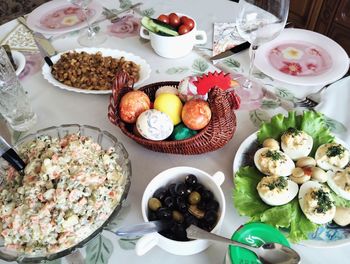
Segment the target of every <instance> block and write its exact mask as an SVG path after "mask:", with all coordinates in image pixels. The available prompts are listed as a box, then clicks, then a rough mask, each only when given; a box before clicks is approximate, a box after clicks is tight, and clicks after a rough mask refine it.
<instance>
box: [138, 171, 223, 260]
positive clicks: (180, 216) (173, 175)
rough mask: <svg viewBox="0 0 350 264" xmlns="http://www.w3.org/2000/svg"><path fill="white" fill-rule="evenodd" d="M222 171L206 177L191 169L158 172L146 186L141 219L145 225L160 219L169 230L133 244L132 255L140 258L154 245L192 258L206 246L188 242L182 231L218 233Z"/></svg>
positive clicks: (149, 235) (202, 172)
mask: <svg viewBox="0 0 350 264" xmlns="http://www.w3.org/2000/svg"><path fill="white" fill-rule="evenodd" d="M224 180H225V175H224V174H223V173H222V172H220V171H219V172H216V173H215V174H214V175H210V174H208V173H206V172H204V171H202V170H199V169H196V168H193V167H174V168H170V169H168V170H165V171H163V172H161V173H159V174H158V175H157V176H156V177H154V178H153V180H152V181H151V182H150V183H149V184H148V186H147V187H146V189H145V191H144V193H143V197H142V202H141V210H142V217H143V219H144V220H145V221H146V222H149V221H153V220H164V221H167V222H168V223H169V225H168V226H169V227H168V228H167V229H166V230H164V231H161V232H159V233H158V232H154V233H150V234H147V235H145V236H143V237H142V238H140V239H139V241H138V242H137V244H136V254H138V255H144V254H145V253H147V252H148V251H149V250H151V249H152V248H153V247H154V246H158V247H160V248H162V249H164V250H165V251H168V252H170V253H172V254H175V255H192V254H196V253H199V252H201V251H203V250H205V249H206V248H207V247H209V245H210V242H209V241H207V240H189V239H188V238H187V236H186V228H187V227H188V226H189V225H191V224H194V225H197V226H199V227H200V228H202V229H205V230H207V231H209V232H212V233H216V234H218V233H219V232H220V229H221V226H222V222H223V219H224V215H225V211H226V203H225V198H224V193H223V192H222V189H221V187H220V186H221V185H222V183H223V182H224Z"/></svg>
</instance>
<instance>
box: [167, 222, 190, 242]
mask: <svg viewBox="0 0 350 264" xmlns="http://www.w3.org/2000/svg"><path fill="white" fill-rule="evenodd" d="M170 231H171V232H172V233H173V234H174V235H175V238H176V240H180V241H186V240H187V235H186V230H185V227H184V226H183V225H181V224H174V225H172V226H171V227H170Z"/></svg>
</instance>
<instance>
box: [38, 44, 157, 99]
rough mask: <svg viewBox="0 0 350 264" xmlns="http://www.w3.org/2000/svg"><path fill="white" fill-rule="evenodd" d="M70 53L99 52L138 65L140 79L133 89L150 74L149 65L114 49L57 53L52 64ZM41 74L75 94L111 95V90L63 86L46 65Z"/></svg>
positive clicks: (129, 54) (86, 49)
mask: <svg viewBox="0 0 350 264" xmlns="http://www.w3.org/2000/svg"><path fill="white" fill-rule="evenodd" d="M70 51H76V52H82V51H85V52H86V53H88V54H96V53H97V52H101V53H102V56H111V57H113V58H117V59H119V58H121V57H124V58H125V59H126V60H128V61H133V62H135V63H136V64H138V65H140V79H139V80H138V82H136V83H135V85H134V86H135V87H137V86H139V85H140V84H141V83H143V82H144V81H145V80H146V79H148V78H149V76H150V74H151V67H150V66H149V64H148V63H147V62H146V61H145V60H144V59H142V58H141V57H139V56H136V55H134V54H132V53H128V52H125V51H121V50H116V49H105V48H81V49H74V50H68V51H64V52H61V53H58V54H57V55H55V56H53V57H51V60H52V62H53V63H54V64H55V63H56V62H57V61H58V60H59V59H60V57H61V55H62V54H64V53H67V52H70ZM42 74H43V75H44V78H45V79H46V80H47V81H48V82H49V83H51V84H53V85H54V86H57V87H59V88H61V89H64V90H68V91H72V92H77V93H85V94H110V93H112V90H84V89H80V88H75V87H72V86H68V85H66V84H63V83H61V82H59V81H57V80H56V79H55V78H54V77H53V76H52V74H51V67H49V66H48V65H47V64H46V63H45V64H44V66H43V68H42Z"/></svg>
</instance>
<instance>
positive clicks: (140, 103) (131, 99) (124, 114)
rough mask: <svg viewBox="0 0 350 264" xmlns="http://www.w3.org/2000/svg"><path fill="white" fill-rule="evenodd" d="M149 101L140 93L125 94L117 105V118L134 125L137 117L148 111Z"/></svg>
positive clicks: (145, 95) (146, 96)
mask: <svg viewBox="0 0 350 264" xmlns="http://www.w3.org/2000/svg"><path fill="white" fill-rule="evenodd" d="M150 105H151V101H150V99H149V97H148V95H147V94H146V93H144V92H142V91H131V92H128V93H126V94H125V95H124V96H123V97H122V99H121V100H120V104H119V116H120V118H121V119H122V120H123V121H124V122H126V123H131V124H132V123H135V122H136V119H137V118H138V116H139V115H140V114H141V113H142V112H144V111H146V110H148V109H150Z"/></svg>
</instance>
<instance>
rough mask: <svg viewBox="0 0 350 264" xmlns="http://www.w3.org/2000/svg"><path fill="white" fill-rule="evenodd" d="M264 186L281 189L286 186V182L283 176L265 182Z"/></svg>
mask: <svg viewBox="0 0 350 264" xmlns="http://www.w3.org/2000/svg"><path fill="white" fill-rule="evenodd" d="M266 186H267V187H268V188H269V189H270V191H272V190H273V189H275V188H276V189H279V190H282V189H284V188H286V187H287V186H288V182H287V180H286V178H285V177H282V176H280V177H278V179H276V180H275V181H273V182H271V183H268V184H266Z"/></svg>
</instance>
